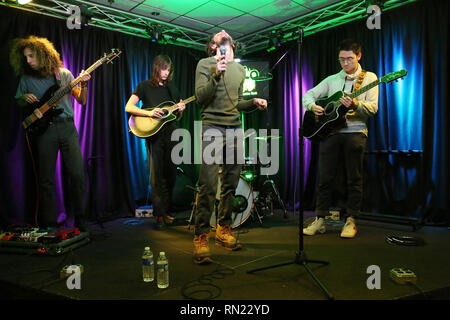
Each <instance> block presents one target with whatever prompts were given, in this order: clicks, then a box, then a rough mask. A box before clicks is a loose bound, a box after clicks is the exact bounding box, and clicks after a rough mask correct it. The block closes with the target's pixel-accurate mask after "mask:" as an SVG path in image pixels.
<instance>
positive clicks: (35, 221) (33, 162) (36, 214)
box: [25, 132, 39, 226]
mask: <svg viewBox="0 0 450 320" xmlns="http://www.w3.org/2000/svg"><path fill="white" fill-rule="evenodd" d="M25 138H26V140H27V147H28V152H29V153H30V157H31V164H32V166H33V172H34V182H35V186H36V205H35V210H34V223H35V225H36V226H39V224H38V210H39V182H38V174H37V170H36V163H35V161H34V157H33V151H32V150H31V144H30V139H29V137H28V132H25Z"/></svg>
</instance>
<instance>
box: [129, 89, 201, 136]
mask: <svg viewBox="0 0 450 320" xmlns="http://www.w3.org/2000/svg"><path fill="white" fill-rule="evenodd" d="M192 101H195V96H192V97H189V98H187V99H186V100H183V102H184V103H185V104H188V103H189V102H192ZM155 108H160V109H162V110H163V112H164V115H163V116H162V117H161V118H156V117H146V116H138V115H134V114H133V115H131V116H130V119H129V120H128V126H129V128H130V131H131V132H132V133H133V134H134V135H135V136H136V137H139V138H147V137H150V136H152V135H154V134H156V133H157V132H158V131H159V130H161V128H162V127H163V126H164V125H165V124H166V123H168V122H171V121H173V120H175V119H176V118H177V116H176V115H175V114H174V112H175V111H177V110H178V108H179V106H178V104H176V103H175V102H172V101H166V102H162V103H160V104H158V105H157V106H156V107H153V108H147V107H145V108H143V110H148V111H151V110H153V109H155Z"/></svg>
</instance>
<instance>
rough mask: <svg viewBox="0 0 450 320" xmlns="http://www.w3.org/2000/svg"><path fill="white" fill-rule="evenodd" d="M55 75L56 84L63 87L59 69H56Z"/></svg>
mask: <svg viewBox="0 0 450 320" xmlns="http://www.w3.org/2000/svg"><path fill="white" fill-rule="evenodd" d="M54 76H55V82H56V84H57V85H58V87H60V88H61V75H60V74H59V71H56V72H55V74H54Z"/></svg>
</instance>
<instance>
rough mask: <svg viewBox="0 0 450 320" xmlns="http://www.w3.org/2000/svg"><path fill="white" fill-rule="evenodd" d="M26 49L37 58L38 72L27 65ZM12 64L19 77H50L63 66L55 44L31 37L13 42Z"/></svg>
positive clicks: (44, 39) (10, 57)
mask: <svg viewBox="0 0 450 320" xmlns="http://www.w3.org/2000/svg"><path fill="white" fill-rule="evenodd" d="M25 48H29V49H30V50H31V51H32V52H33V54H34V55H35V57H36V61H37V62H38V64H39V69H38V70H37V72H36V71H35V70H33V69H32V68H31V67H30V66H29V65H28V63H27V59H26V57H25V55H24V52H23V51H24V50H25ZM9 59H10V63H11V66H12V68H13V70H14V72H15V73H16V74H17V75H18V76H22V75H34V76H41V77H48V76H50V75H52V74H55V72H57V71H58V70H59V68H61V67H62V66H63V64H62V61H61V58H60V55H59V53H58V51H56V49H55V47H54V46H53V43H51V42H50V41H49V40H48V39H46V38H40V37H36V36H29V37H28V38H17V39H14V40H13V41H12V46H11V51H10V56H9Z"/></svg>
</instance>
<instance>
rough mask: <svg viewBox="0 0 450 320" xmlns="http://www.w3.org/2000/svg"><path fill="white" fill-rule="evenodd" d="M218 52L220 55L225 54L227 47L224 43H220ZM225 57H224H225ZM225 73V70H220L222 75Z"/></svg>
mask: <svg viewBox="0 0 450 320" xmlns="http://www.w3.org/2000/svg"><path fill="white" fill-rule="evenodd" d="M220 54H221V55H222V56H224V55H226V54H227V47H226V46H224V45H221V46H220ZM225 59H226V58H225ZM224 73H225V71H222V75H223V74H224Z"/></svg>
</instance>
